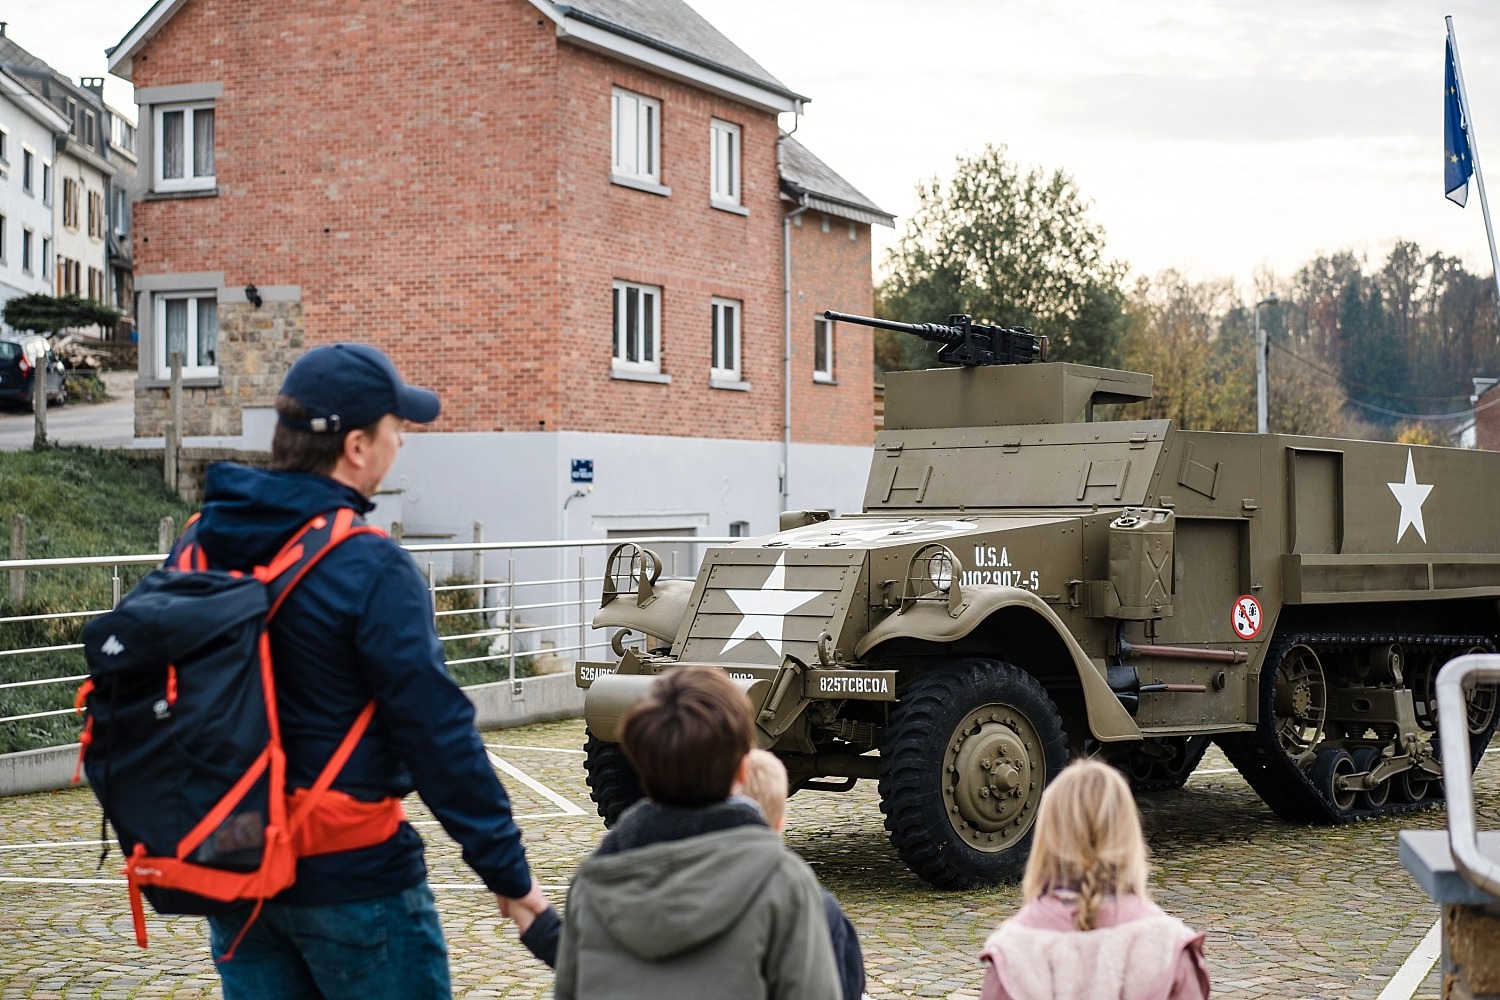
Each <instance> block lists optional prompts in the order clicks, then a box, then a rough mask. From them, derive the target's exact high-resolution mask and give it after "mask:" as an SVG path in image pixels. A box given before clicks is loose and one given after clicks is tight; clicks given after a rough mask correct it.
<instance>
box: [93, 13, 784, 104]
mask: <svg viewBox="0 0 1500 1000" xmlns="http://www.w3.org/2000/svg"><path fill="white" fill-rule="evenodd" d="M185 3H187V0H156V3H154V4H153V5H152V7H151V9H150V10H149V11H147V12H146V14H145V16H144V17H142V18H141V19H140V20H139V21H137V22H136V23H135V26H134V27H132V28H131V29H130V30H129V31H128V32H126V33H125V37H124V38H122V39H120V41H119V43H118V44H117V45H115V46H114V47H113V48H111V49H109V50H107V55H108V56H109V71H110V72H111V73H113V74H115V75H116V76H119V77H122V78H123V79H126V80H129V79H130V73H131V65H132V60H133V59H134V57H135V54H136V53H137V52H138V51H140V49H141V47H142V46H143V45H145V43H146V42H148V41H149V40H150V39H151V38H152V36H154V35H155V34H156V33H157V32H158V31H160V30H161V29H162V27H163V26H164V25H165V24H166V23H167V22H168V21H169V20H171V18H172V16H173V15H175V14H176V13H177V11H179V10H181V9H182V6H183V5H184V4H185ZM531 3H532V5H533V6H535V7H536V8H537V10H539V11H541V12H542V13H543V14H545V15H547V17H548V18H550V19H551V20H552V22H553V23H554V24H555V25H556V26H557V35H558V37H559V38H562V39H567V40H568V41H571V42H574V43H576V44H579V45H583V46H585V47H588V48H593V49H597V50H599V51H603V52H608V53H609V54H611V55H613V56H615V57H617V58H621V59H624V60H626V61H628V62H633V63H636V64H638V65H642V66H646V67H648V68H650V69H653V70H656V71H658V72H661V73H664V74H665V75H667V76H673V77H677V78H679V79H683V80H687V81H688V82H690V83H693V84H695V85H697V86H700V87H705V88H707V89H709V90H713V91H716V92H718V93H722V94H726V95H728V96H730V97H734V98H736V99H737V100H742V101H745V102H747V103H749V104H753V105H756V106H759V107H763V108H765V109H767V110H771V111H796V112H799V113H800V112H801V111H802V105H804V104H806V103H807V101H808V98H806V97H804V96H802V95H801V94H798V93H796V92H795V91H793V90H791V89H790V88H788V87H787V86H786V84H784V83H782V82H781V81H780V80H778V79H776V77H774V76H772V75H771V74H770V73H769V72H767V71H766V69H765V68H764V67H763V66H761V65H760V64H759V63H757V62H756V61H755V60H754V59H751V58H750V57H749V56H748V55H746V54H745V53H744V51H743V50H742V49H740V48H739V46H737V45H735V44H734V43H733V42H731V41H730V40H729V39H728V38H725V37H724V35H722V34H721V33H720V32H719V30H718V29H717V28H715V27H714V26H713V25H711V24H709V23H708V21H706V20H704V18H703V16H702V15H701V14H699V13H698V12H697V11H695V10H693V9H692V8H691V7H689V6H688V5H687V4H686V3H684V2H683V0H570V2H566V3H558V2H554V0H531Z"/></svg>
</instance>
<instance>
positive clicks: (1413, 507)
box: [1386, 448, 1432, 542]
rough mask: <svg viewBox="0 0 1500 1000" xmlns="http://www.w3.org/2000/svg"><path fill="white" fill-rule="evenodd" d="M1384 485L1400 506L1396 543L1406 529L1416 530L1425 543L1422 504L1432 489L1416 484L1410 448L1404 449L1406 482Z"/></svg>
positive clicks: (1425, 531) (1425, 527) (1425, 529)
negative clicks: (1389, 489)
mask: <svg viewBox="0 0 1500 1000" xmlns="http://www.w3.org/2000/svg"><path fill="white" fill-rule="evenodd" d="M1386 485H1387V486H1389V487H1390V488H1391V492H1392V493H1394V494H1396V502H1397V503H1399V504H1401V520H1400V521H1399V522H1397V524H1396V541H1397V542H1400V541H1401V537H1402V536H1403V535H1405V534H1406V529H1407V528H1408V527H1412V528H1416V529H1417V534H1418V535H1420V536H1421V538H1422V541H1424V542H1425V541H1427V526H1426V525H1424V524H1423V523H1422V503H1423V501H1425V500H1426V499H1427V494H1429V493H1431V492H1432V487H1431V486H1430V485H1429V486H1423V485H1422V484H1421V483H1418V482H1417V473H1416V470H1415V469H1413V468H1412V464H1411V449H1410V448H1408V449H1406V481H1405V482H1401V483H1386Z"/></svg>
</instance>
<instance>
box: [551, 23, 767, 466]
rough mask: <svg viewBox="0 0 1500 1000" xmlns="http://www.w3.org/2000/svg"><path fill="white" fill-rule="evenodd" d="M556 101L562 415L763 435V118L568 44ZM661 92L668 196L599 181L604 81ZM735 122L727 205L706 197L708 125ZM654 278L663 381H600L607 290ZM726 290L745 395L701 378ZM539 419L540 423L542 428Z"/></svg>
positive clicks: (607, 112)
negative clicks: (735, 189)
mask: <svg viewBox="0 0 1500 1000" xmlns="http://www.w3.org/2000/svg"><path fill="white" fill-rule="evenodd" d="M558 57H559V66H560V71H561V73H560V83H559V90H560V91H561V92H562V93H563V94H564V95H565V96H564V97H563V99H562V122H563V125H562V128H561V130H560V136H561V145H562V151H561V155H560V158H559V159H560V162H561V175H560V183H561V187H562V190H563V191H564V192H566V198H565V204H564V211H563V214H562V232H561V243H562V250H561V260H562V269H561V270H562V281H563V288H564V296H565V297H566V299H567V301H568V302H569V303H570V304H571V312H570V315H569V318H568V322H567V324H566V326H567V329H568V331H569V332H570V333H571V334H573V335H575V336H576V337H577V338H578V339H577V341H576V345H575V348H574V350H573V351H572V352H570V356H569V358H568V359H567V361H566V362H565V364H564V368H563V374H562V382H563V386H564V392H563V402H562V422H563V424H564V425H565V426H569V427H595V428H600V429H607V430H618V431H623V432H641V433H659V434H677V435H691V436H699V437H722V438H743V439H752V440H775V439H778V438H780V436H781V423H782V364H781V355H782V293H781V272H782V266H781V261H782V254H781V210H780V207H779V193H778V190H779V189H778V181H777V173H776V137H777V126H776V118H775V116H774V115H772V114H771V113H770V112H768V111H760V110H756V109H753V108H750V107H748V106H746V105H743V104H739V103H738V102H735V101H732V100H729V99H727V98H719V97H715V96H714V95H712V94H709V93H706V92H704V91H701V90H698V89H696V88H692V87H689V86H686V85H685V84H680V83H676V82H673V81H671V80H669V79H666V78H665V77H660V76H657V75H655V74H653V73H651V72H649V71H647V70H643V69H639V68H637V67H633V66H628V65H626V64H624V63H620V62H617V61H615V60H613V59H610V58H608V57H606V56H603V55H600V54H597V53H594V52H590V51H587V50H584V49H579V48H577V47H574V46H571V45H564V46H561V47H560V48H559V50H558ZM614 87H621V88H623V89H625V90H629V91H633V92H635V93H638V94H643V95H645V96H647V97H653V98H656V99H657V100H659V101H661V183H662V184H663V185H665V186H666V187H669V188H671V190H672V194H671V196H670V197H662V196H660V195H656V194H651V193H648V192H645V191H638V190H636V189H634V188H629V187H624V186H621V185H618V184H613V183H611V182H610V179H609V174H610V155H609V149H610V134H611V104H610V101H611V93H612V88H614ZM713 118H719V119H721V120H723V121H727V122H732V123H734V124H736V125H739V126H740V138H741V149H742V154H741V158H740V163H741V173H742V182H741V192H740V202H741V204H742V205H744V206H745V207H746V208H747V209H748V210H749V213H750V214H749V215H748V216H744V215H737V214H734V213H732V212H725V211H721V210H719V209H715V208H712V207H710V205H709V122H710V119H713ZM615 279H620V280H625V281H637V282H642V283H645V284H651V285H659V286H661V289H662V301H661V337H660V345H661V370H662V372H663V373H664V374H666V375H670V376H671V378H672V384H671V385H660V384H653V383H647V382H631V381H624V380H620V379H611V378H610V376H609V370H610V350H611V338H612V336H613V328H612V319H611V316H612V313H611V298H610V286H611V282H612V281H614V280H615ZM716 296H717V297H722V298H727V299H736V300H739V301H740V302H741V303H742V304H743V308H742V312H741V340H742V344H741V349H740V372H741V377H742V378H743V379H744V381H746V382H748V383H750V386H751V388H750V390H749V391H748V392H740V391H735V390H726V389H715V388H712V387H711V386H710V385H709V367H710V364H711V361H712V354H711V350H712V340H711V332H712V326H711V317H710V299H711V298H713V297H716ZM549 426H550V424H549Z"/></svg>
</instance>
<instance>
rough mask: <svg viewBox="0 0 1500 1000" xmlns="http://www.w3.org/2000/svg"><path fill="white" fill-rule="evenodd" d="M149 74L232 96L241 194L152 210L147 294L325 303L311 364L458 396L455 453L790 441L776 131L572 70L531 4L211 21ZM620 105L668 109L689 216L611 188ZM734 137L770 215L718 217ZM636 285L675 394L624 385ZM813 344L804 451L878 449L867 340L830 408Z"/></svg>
mask: <svg viewBox="0 0 1500 1000" xmlns="http://www.w3.org/2000/svg"><path fill="white" fill-rule="evenodd" d="M133 75H134V81H133V82H134V83H135V85H136V86H137V87H142V88H145V87H157V86H166V85H171V84H184V83H210V82H219V83H222V85H223V88H224V93H223V97H222V98H221V99H220V100H219V101H218V102H217V104H216V108H215V119H216V120H215V130H216V135H215V174H216V179H217V182H218V190H219V194H218V196H217V197H212V198H177V199H166V200H158V201H147V202H144V203H141V204H139V205H138V206H137V209H136V226H135V234H136V246H135V260H136V267H137V271H138V273H140V274H161V273H174V272H197V271H220V270H222V271H223V272H224V280H225V284H226V285H227V286H228V287H231V288H233V287H239V286H241V285H245V284H249V283H251V282H254V283H255V284H257V285H260V286H263V287H264V286H272V285H299V286H301V289H302V304H303V311H304V319H305V324H306V341H307V344H308V346H313V345H317V344H324V343H331V342H334V341H339V340H364V341H367V342H370V343H374V344H376V345H378V346H380V347H381V348H382V349H384V350H386V351H388V352H389V353H390V354H391V356H392V357H393V359H394V360H395V361H396V364H397V366H398V367H399V368H400V369H401V370H402V372H403V373H405V374H406V375H407V376H408V377H409V378H411V379H412V380H413V381H415V382H417V383H419V384H423V385H431V386H433V387H435V388H437V389H438V390H439V391H440V392H441V394H442V397H443V416H442V418H441V420H440V421H439V422H438V424H437V425H436V427H435V429H437V430H442V431H498V430H507V431H512V430H536V429H541V428H543V427H545V429H546V430H549V431H556V430H606V431H621V432H638V433H652V434H678V435H693V436H703V437H723V438H742V439H757V440H776V439H779V438H780V436H781V422H782V331H783V297H782V286H781V282H782V236H781V211H782V209H781V206H780V203H779V200H778V185H777V173H776V147H775V141H776V135H777V123H776V118H775V116H774V115H772V114H771V113H769V112H766V111H759V110H755V109H752V108H749V107H748V106H745V105H741V104H739V103H737V102H735V101H732V100H729V99H725V98H718V97H715V96H713V95H711V94H709V93H707V92H704V91H700V90H697V89H695V88H692V87H689V86H687V85H684V84H679V83H675V82H673V81H671V80H668V79H666V78H664V77H659V76H656V75H654V74H652V73H650V72H649V71H646V70H642V69H639V68H636V67H632V66H627V65H626V64H623V63H619V62H616V61H615V60H613V59H610V58H608V57H607V56H603V55H600V54H598V53H594V52H591V51H588V50H584V49H581V48H578V47H576V46H574V45H572V44H568V43H562V44H560V43H559V42H558V41H557V38H556V31H555V28H554V26H553V25H552V23H551V22H550V21H547V20H546V19H544V18H543V17H542V16H541V15H540V14H539V13H538V12H537V11H536V9H535V8H534V7H532V6H531V4H530V3H528V2H526V0H378V2H377V0H371V2H368V3H365V4H362V5H358V6H357V7H352V8H351V5H349V4H347V3H342V2H339V0H299V2H297V3H291V4H288V3H271V2H269V0H190V2H189V3H187V4H186V5H185V6H184V7H183V8H182V9H181V10H180V11H179V12H178V13H177V14H176V15H175V16H174V17H173V18H172V19H171V20H170V21H169V22H168V23H167V25H166V26H165V27H164V28H163V30H162V31H161V32H160V33H159V34H158V35H157V36H156V37H155V38H154V39H152V40H151V41H150V42H149V43H148V44H147V45H146V46H145V47H144V49H143V50H142V51H141V52H140V53H139V54H137V56H136V57H135V59H134V74H133ZM613 85H618V86H621V87H624V88H626V89H629V90H633V91H636V92H639V93H643V94H646V95H649V96H652V97H656V98H658V99H660V100H661V102H662V120H661V125H662V128H661V146H662V149H661V164H662V183H663V184H665V185H666V186H668V187H670V188H671V189H672V194H671V196H670V197H666V198H664V197H660V196H657V195H653V194H649V193H646V192H642V191H638V190H635V189H632V188H626V187H622V186H619V185H615V184H612V183H610V180H609V172H610V132H611V104H610V94H611V86H613ZM712 117H718V118H721V119H724V120H727V121H731V122H734V123H736V124H738V125H740V126H741V129H742V132H741V138H742V149H743V156H742V175H743V183H742V202H743V204H745V205H746V206H747V207H748V208H749V212H750V214H749V215H748V216H741V215H737V214H733V213H728V212H723V211H719V210H716V209H713V208H711V207H710V206H709V162H708V161H709V119H710V118H712ZM864 228H865V227H861V229H862V230H864ZM833 236H835V237H837V238H838V239H841V240H842V244H838V240H837V239H829V240H828V241H827V242H828V244H829V247H828V248H827V249H826V250H825V249H822V248H820V249H818V250H817V251H815V252H814V253H813V254H812V256H811V258H810V263H809V265H808V266H809V272H810V273H821V271H820V270H819V269H820V268H823V269H833V268H835V267H836V266H837V265H838V263H839V262H840V261H852V262H853V267H854V268H855V270H854V271H853V272H852V273H853V274H855V275H857V279H856V280H855V281H854V282H853V283H854V284H857V285H859V286H861V287H862V293H860V294H855V293H852V292H851V293H849V294H844V295H841V296H839V297H837V301H836V302H835V301H833V300H832V299H829V300H828V301H829V302H830V303H831V304H833V305H837V306H838V307H840V308H848V309H851V310H859V311H864V312H868V311H869V307H870V289H869V284H870V282H869V241H868V233H867V231H862V233H861V236H860V240H859V242H858V244H851V243H849V241H848V235H847V228H846V226H845V224H843V223H838V224H837V225H836V227H835V232H834V234H833ZM860 255H862V257H861V256H860ZM819 262H821V263H819ZM797 270H798V271H800V268H798V269H797ZM617 278H618V279H625V280H631V281H640V282H646V283H650V284H656V285H660V286H662V289H663V294H662V328H661V351H662V361H663V365H662V370H663V371H664V372H665V373H666V374H669V375H670V376H671V377H672V383H671V384H670V385H660V384H652V383H644V382H633V381H622V380H618V379H612V378H611V377H610V346H611V337H612V329H611V297H610V283H611V281H612V280H613V279H617ZM819 280H820V281H823V280H825V279H822V278H820V279H819ZM826 280H828V281H834V280H836V279H834V278H832V277H829V278H827V279H826ZM845 282H846V284H847V283H849V282H848V279H847V276H846V278H845ZM816 287H817V290H818V296H815V298H818V300H819V301H824V300H825V293H824V291H823V287H824V286H823V285H818V286H816ZM713 296H722V297H725V298H732V299H738V300H740V301H741V302H742V303H743V311H742V340H743V346H742V359H741V369H742V372H743V378H744V379H745V381H747V382H749V383H750V385H751V387H752V388H751V389H750V391H748V392H739V391H731V390H722V389H713V388H711V387H710V386H709V364H710V357H711V355H710V318H709V299H710V298H711V297H713ZM819 307H820V308H822V307H823V306H819ZM810 331H811V327H810V321H808V322H805V323H800V324H799V326H798V327H797V328H795V329H794V333H795V334H796V335H797V336H798V337H799V340H801V341H807V344H806V345H804V346H805V353H806V357H805V358H804V359H803V360H801V361H799V362H798V363H797V364H798V367H797V368H796V369H795V370H796V371H797V372H798V373H799V374H798V376H797V378H796V379H795V380H794V382H793V388H794V393H796V394H797V395H802V394H803V390H804V389H806V390H809V393H808V395H810V396H811V397H812V399H811V400H810V401H809V402H798V404H797V405H798V406H799V408H801V409H805V410H806V415H805V416H799V417H798V419H797V421H796V422H795V423H794V428H795V430H794V438H795V439H796V440H799V441H832V442H839V443H865V442H867V441H868V440H869V383H870V351H869V347H868V337H860V338H858V340H857V341H856V338H854V337H852V336H851V337H845V338H844V340H845V341H846V342H848V343H847V346H845V345H843V344H841V353H840V358H839V365H840V371H839V377H840V379H841V381H843V383H844V384H843V385H840V386H838V387H836V388H834V387H821V386H819V387H814V386H812V385H811V375H810V372H811V346H810V336H811V332H810ZM856 342H858V343H860V344H861V345H862V347H861V348H860V349H859V350H851V348H852V347H853V346H854V343H856ZM812 390H816V391H812ZM854 395H858V396H859V401H858V403H857V404H855V403H854V402H853V399H852V397H853V396H854ZM846 397H849V401H847V402H846V401H845V398H846ZM830 399H836V400H837V402H836V403H834V404H832V405H830V403H828V402H825V400H830ZM247 402H248V403H250V404H251V405H264V404H265V403H267V402H269V401H268V400H248V401H247ZM852 408H859V409H860V415H859V418H858V419H857V420H856V419H853V418H852V417H847V418H846V416H845V415H844V411H845V410H846V409H852ZM801 409H799V411H798V412H801Z"/></svg>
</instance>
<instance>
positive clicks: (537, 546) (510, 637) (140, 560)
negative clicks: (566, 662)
mask: <svg viewBox="0 0 1500 1000" xmlns="http://www.w3.org/2000/svg"><path fill="white" fill-rule="evenodd" d="M627 541H628V542H634V543H637V544H643V545H652V544H662V545H681V544H684V543H686V544H690V545H693V546H695V547H699V546H711V545H721V544H727V543H732V542H736V541H739V539H738V538H733V537H720V536H683V535H664V536H654V535H653V536H641V537H638V538H628V539H627V538H573V539H560V540H556V541H535V542H516V541H496V542H483V541H461V542H460V541H455V542H439V543H431V544H428V543H423V544H413V545H403V546H402V548H404V549H405V550H406V551H407V552H408V553H410V554H411V555H412V556H413V557H414V558H415V557H419V556H421V555H424V554H429V553H465V552H468V553H481V552H509V553H512V558H511V559H510V560H509V561H508V563H509V564H508V566H507V571H506V579H504V580H502V581H494V580H489V581H479V580H476V581H474V582H466V583H459V584H442V585H439V584H438V583H437V581H436V580H435V579H434V578H433V575H434V574H433V563H432V562H431V561H430V560H428V561H427V563H428V566H427V576H428V589H429V591H430V593H431V595H432V597H433V599H434V603H435V602H436V597H437V595H438V594H439V593H440V592H446V591H456V590H466V589H469V590H476V591H478V593H479V600H478V601H477V602H476V603H477V604H478V605H480V606H478V607H475V608H456V609H452V610H442V611H438V610H436V609H434V611H433V617H434V619H435V620H436V619H441V618H448V617H458V616H462V615H474V614H479V615H485V616H488V615H490V614H499V613H504V615H505V621H504V622H503V623H499V624H497V625H496V626H495V627H493V628H488V629H480V630H477V631H470V632H464V633H463V634H458V635H445V636H442V637H441V639H442V641H443V643H444V644H445V645H446V644H447V643H450V642H454V641H458V640H464V639H469V640H472V639H482V638H485V637H487V636H491V637H495V638H496V639H499V638H501V637H505V638H506V639H507V642H506V644H505V650H504V651H503V652H492V653H488V654H486V655H482V656H471V657H462V658H454V659H449V660H447V663H448V664H449V665H458V664H467V663H482V662H496V661H509V665H510V671H509V672H510V681H511V683H512V684H515V682H516V676H515V670H516V659H517V657H524V656H529V655H535V654H537V653H540V652H543V651H546V652H551V653H554V654H567V653H576V654H578V655H583V654H584V653H585V652H586V651H587V650H588V649H590V648H592V647H594V646H596V645H598V646H600V647H602V646H603V645H604V644H605V642H606V640H605V639H603V638H600V639H598V640H597V641H594V640H593V639H591V638H590V637H589V635H588V632H589V631H590V629H591V622H590V621H589V615H588V605H589V604H590V603H592V599H594V598H597V595H598V591H597V589H596V588H597V586H598V585H599V584H600V583H601V582H602V580H603V576H602V575H601V574H599V571H598V570H595V571H594V572H589V571H588V569H587V568H586V566H585V550H598V549H604V548H609V547H613V546H615V545H619V544H621V543H623V542H627ZM549 549H555V550H557V552H558V554H559V555H562V554H564V553H565V552H566V551H567V550H569V549H571V550H573V551H574V552H575V553H576V554H577V559H578V572H577V574H576V575H572V576H568V575H555V571H554V572H552V573H548V574H547V576H545V577H540V578H538V579H535V580H518V579H516V566H515V563H516V560H515V558H514V553H515V552H516V551H517V550H521V551H530V552H541V551H546V550H549ZM696 551H699V552H701V551H703V550H702V549H701V548H698V549H696ZM165 559H166V555H165V554H164V553H147V554H138V555H114V556H72V557H61V558H51V559H4V560H0V571H3V570H22V571H30V570H53V569H78V568H90V567H103V568H109V569H113V571H114V572H113V574H112V576H113V597H112V599H111V600H112V601H113V602H118V601H119V599H120V597H121V595H122V588H121V582H122V581H121V578H120V572H119V569H120V567H123V566H150V567H154V566H158V565H160V564H161V563H162V562H163V560H165ZM676 568H677V567H675V559H674V569H676ZM681 569H682V570H685V571H688V572H689V573H691V572H693V571H694V570H695V569H696V567H681ZM672 575H679V574H675V573H674V574H672ZM536 587H552V588H565V589H566V591H567V592H570V593H575V594H576V595H577V596H576V597H564V598H562V599H560V600H547V601H529V602H521V601H518V600H517V599H516V598H517V591H519V590H523V589H527V588H536ZM586 588H587V589H586ZM488 590H495V591H500V592H502V593H508V595H509V600H508V601H506V602H505V603H503V604H501V603H498V602H494V601H493V600H490V601H487V600H485V599H484V595H485V592H486V591H488ZM568 609H572V610H576V612H577V620H576V621H569V620H561V621H557V622H549V623H540V624H526V625H522V624H518V622H517V620H516V618H517V615H518V614H522V613H528V612H533V611H541V612H549V611H563V610H568ZM106 610H108V609H107V608H103V609H96V608H86V609H84V610H70V611H62V612H48V613H43V614H38V615H17V616H11V617H6V618H3V619H0V624H4V623H21V622H28V621H40V620H44V619H54V618H90V617H94V616H96V615H101V614H104V613H105V611H106ZM547 634H551V635H552V636H554V637H555V638H554V639H553V640H551V645H548V646H545V647H544V648H543V649H538V650H530V651H522V650H519V649H518V648H517V640H518V639H520V638H522V637H527V636H530V637H540V636H543V635H547ZM570 634H572V635H576V639H575V641H573V642H568V641H566V640H565V637H566V636H569V635H570ZM82 648H83V647H82V645H81V644H79V643H65V644H58V645H55V646H36V647H27V648H18V649H0V657H10V656H27V655H33V654H37V653H61V652H70V651H76V650H79V649H82ZM81 679H82V675H72V676H69V677H43V678H35V679H31V680H24V681H15V682H10V683H5V684H3V685H0V688H5V689H11V688H27V687H44V686H51V685H56V684H61V683H69V682H74V681H78V680H81ZM73 712H74V709H71V708H63V709H55V710H50V711H41V712H30V713H24V714H18V715H13V716H5V717H0V724H5V723H13V722H22V721H28V720H32V719H42V718H48V717H53V716H64V715H70V714H73Z"/></svg>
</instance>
